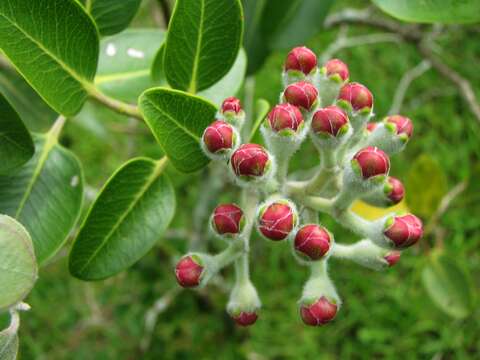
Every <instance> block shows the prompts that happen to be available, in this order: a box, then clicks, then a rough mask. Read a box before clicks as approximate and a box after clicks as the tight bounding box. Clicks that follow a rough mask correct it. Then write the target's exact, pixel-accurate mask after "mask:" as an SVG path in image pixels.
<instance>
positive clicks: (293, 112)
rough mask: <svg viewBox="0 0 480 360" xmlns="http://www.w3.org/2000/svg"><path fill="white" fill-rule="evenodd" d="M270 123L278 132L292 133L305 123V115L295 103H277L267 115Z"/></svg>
mask: <svg viewBox="0 0 480 360" xmlns="http://www.w3.org/2000/svg"><path fill="white" fill-rule="evenodd" d="M267 121H268V125H269V126H270V128H271V129H272V130H273V131H275V132H277V133H286V134H291V133H295V132H297V130H298V129H299V128H300V126H301V125H302V124H303V116H302V113H301V112H300V110H298V108H297V107H296V106H294V105H290V104H279V105H276V106H275V107H274V108H273V109H272V110H271V111H270V113H269V114H268V116H267Z"/></svg>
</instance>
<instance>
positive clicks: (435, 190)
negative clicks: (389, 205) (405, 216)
mask: <svg viewBox="0 0 480 360" xmlns="http://www.w3.org/2000/svg"><path fill="white" fill-rule="evenodd" d="M406 190H407V191H406V201H407V205H408V207H409V208H410V209H411V210H412V211H413V213H414V214H417V215H418V216H420V217H423V218H424V219H427V218H429V217H430V216H432V214H433V213H434V212H435V211H436V210H437V208H438V206H439V205H440V202H441V201H442V198H443V196H444V195H445V194H446V192H447V178H446V176H445V173H444V172H443V170H442V168H440V166H439V165H438V163H437V162H436V161H435V160H433V159H432V158H431V157H430V156H428V155H422V156H420V157H419V158H418V159H417V160H415V161H414V163H413V164H412V166H411V167H410V171H409V173H408V175H407V181H406Z"/></svg>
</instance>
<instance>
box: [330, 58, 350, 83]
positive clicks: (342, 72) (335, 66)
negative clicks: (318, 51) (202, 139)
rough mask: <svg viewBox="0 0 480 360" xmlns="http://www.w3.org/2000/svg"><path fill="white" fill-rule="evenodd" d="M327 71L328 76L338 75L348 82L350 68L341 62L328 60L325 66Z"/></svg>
mask: <svg viewBox="0 0 480 360" xmlns="http://www.w3.org/2000/svg"><path fill="white" fill-rule="evenodd" d="M325 68H326V69H327V76H332V75H335V74H336V75H338V76H340V77H341V78H342V80H343V81H347V80H348V77H349V75H350V74H349V72H348V66H347V65H346V64H345V63H344V62H343V61H341V60H338V59H332V60H328V61H327V63H326V64H325Z"/></svg>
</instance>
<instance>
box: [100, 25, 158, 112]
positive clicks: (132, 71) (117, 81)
mask: <svg viewBox="0 0 480 360" xmlns="http://www.w3.org/2000/svg"><path fill="white" fill-rule="evenodd" d="M164 38H165V33H164V32H163V31H161V30H153V29H132V30H126V31H124V32H122V33H120V34H118V35H114V36H111V37H108V38H105V39H102V41H101V43H100V58H99V61H98V71H97V75H96V77H95V85H96V86H97V87H99V88H100V90H102V91H103V92H104V93H105V94H107V95H110V96H112V97H114V98H117V99H119V100H122V101H126V102H131V103H136V102H137V99H138V97H139V96H140V94H141V93H142V92H143V91H145V90H146V89H148V88H151V87H153V86H154V85H155V83H154V82H153V81H152V79H151V77H150V68H151V66H152V62H153V59H154V57H155V54H156V52H157V50H158V48H159V47H160V46H161V45H162V43H163V41H164Z"/></svg>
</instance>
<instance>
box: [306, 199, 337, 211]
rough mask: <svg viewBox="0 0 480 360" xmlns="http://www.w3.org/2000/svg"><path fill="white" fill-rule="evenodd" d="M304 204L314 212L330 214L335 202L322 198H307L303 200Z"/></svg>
mask: <svg viewBox="0 0 480 360" xmlns="http://www.w3.org/2000/svg"><path fill="white" fill-rule="evenodd" d="M301 200H302V201H301V202H302V204H303V205H305V206H306V207H309V208H311V209H313V210H316V211H320V212H323V213H326V214H329V213H330V212H331V211H332V204H333V201H332V200H331V199H326V198H323V197H320V196H305V197H304V198H303V199H301Z"/></svg>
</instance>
